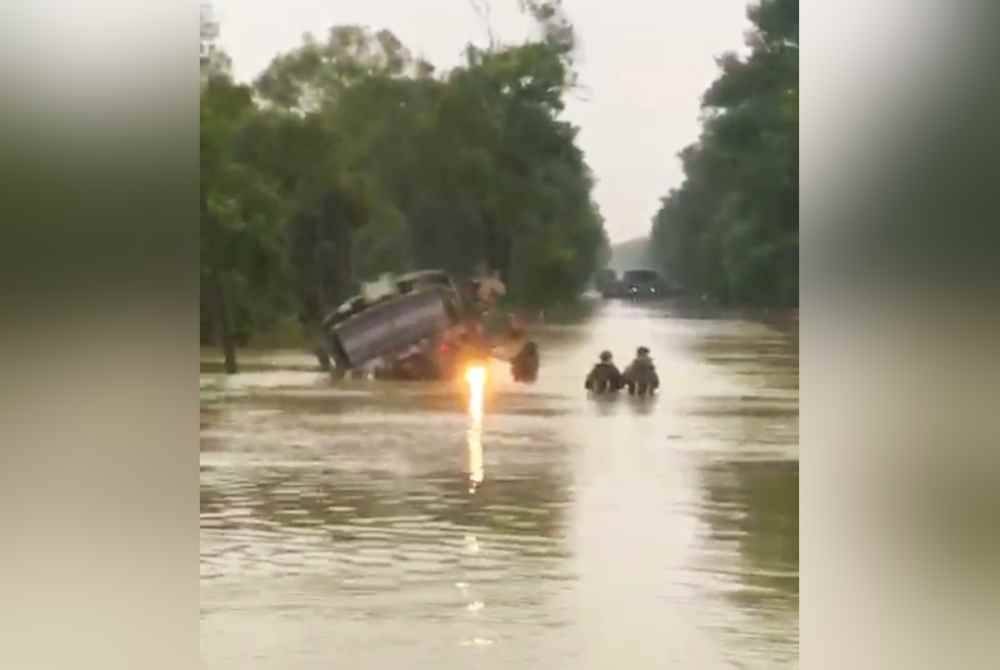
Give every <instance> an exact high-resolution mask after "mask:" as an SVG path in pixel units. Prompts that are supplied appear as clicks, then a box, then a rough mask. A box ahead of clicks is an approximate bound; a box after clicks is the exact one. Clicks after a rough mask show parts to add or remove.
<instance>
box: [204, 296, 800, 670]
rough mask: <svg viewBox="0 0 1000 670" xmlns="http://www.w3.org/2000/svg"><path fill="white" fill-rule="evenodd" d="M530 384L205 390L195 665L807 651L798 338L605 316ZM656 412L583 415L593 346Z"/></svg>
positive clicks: (268, 382)
mask: <svg viewBox="0 0 1000 670" xmlns="http://www.w3.org/2000/svg"><path fill="white" fill-rule="evenodd" d="M533 336H535V337H536V339H537V341H538V342H539V345H540V349H541V356H542V367H541V372H540V375H539V379H538V381H537V382H536V383H535V384H533V385H530V386H526V385H520V384H514V383H513V382H512V381H511V379H510V374H509V371H508V370H507V368H506V367H505V366H504V365H502V364H497V365H495V366H494V367H493V368H491V369H490V370H489V381H488V384H487V388H486V393H485V400H484V407H483V413H482V418H481V422H479V423H477V422H476V421H475V417H474V416H471V415H470V408H469V405H468V401H469V398H468V392H467V389H466V388H465V386H464V384H461V383H459V384H443V383H442V384H412V383H411V384H399V383H390V382H368V381H345V382H336V383H335V382H332V381H331V380H330V379H329V377H327V376H325V375H323V374H322V373H319V372H314V371H312V361H311V360H310V358H309V356H308V355H307V354H305V353H302V352H297V351H273V352H256V353H253V354H246V355H244V364H245V366H244V367H245V370H247V371H246V372H244V373H242V374H240V375H238V376H236V377H231V378H226V377H225V376H223V375H220V374H218V372H217V371H216V370H215V368H214V367H213V366H212V365H211V363H210V362H207V361H206V362H205V364H204V365H203V373H202V375H201V398H202V403H201V404H202V410H201V414H202V417H201V422H202V423H201V426H202V428H201V561H200V567H201V649H202V657H203V660H204V666H205V667H207V668H241V669H242V668H262V669H269V668H275V669H277V668H280V669H282V670H298V669H313V668H324V669H329V668H406V669H409V668H444V669H450V668H470V667H476V668H504V669H507V668H546V669H547V670H549V669H553V668H615V669H618V668H629V669H636V668H664V667H676V668H730V667H731V668H777V667H797V654H798V347H797V335H796V331H795V330H794V324H793V326H792V327H789V326H788V325H783V326H780V327H778V326H769V325H766V324H764V323H760V322H754V321H749V320H744V319H739V318H732V317H730V318H724V317H721V316H716V317H706V316H704V315H702V316H698V317H695V316H694V315H692V314H691V313H690V312H686V311H685V310H683V309H681V308H679V307H672V306H670V305H664V304H661V305H632V304H625V303H619V302H610V303H605V304H602V305H601V306H600V307H598V309H597V310H596V311H595V312H594V313H593V314H592V315H591V317H590V318H588V319H587V320H585V321H583V322H579V323H576V324H573V325H561V326H555V325H553V326H544V327H539V328H537V329H536V330H535V331H534V333H533ZM641 344H644V345H646V346H648V347H650V349H651V350H652V355H653V358H654V361H655V362H656V364H657V368H658V371H659V373H660V377H661V380H662V385H663V386H662V389H661V391H660V393H659V395H658V396H657V397H655V398H654V399H638V398H630V397H628V396H620V397H615V398H601V399H595V398H590V397H588V396H587V394H586V392H585V391H584V390H583V378H584V376H585V375H586V373H587V371H588V370H589V368H590V366H591V365H592V364H593V363H594V362H595V360H596V357H597V354H598V353H599V352H600V350H602V349H605V348H607V349H611V350H612V351H613V352H614V354H615V360H616V362H618V363H619V365H622V366H623V365H624V364H626V363H627V362H628V360H629V359H630V357H631V355H632V353H634V350H635V348H636V347H637V346H639V345H641Z"/></svg>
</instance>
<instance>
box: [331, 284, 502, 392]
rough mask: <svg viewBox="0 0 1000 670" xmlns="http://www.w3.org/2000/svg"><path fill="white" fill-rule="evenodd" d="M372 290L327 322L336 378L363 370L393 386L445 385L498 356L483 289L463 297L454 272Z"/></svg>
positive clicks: (471, 289) (468, 290) (473, 288)
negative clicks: (485, 319) (472, 364)
mask: <svg viewBox="0 0 1000 670" xmlns="http://www.w3.org/2000/svg"><path fill="white" fill-rule="evenodd" d="M372 286H373V285H369V286H368V287H367V290H366V291H363V293H362V295H359V296H356V297H354V298H351V299H350V300H348V301H346V302H345V303H343V304H342V305H341V306H340V307H338V308H337V309H336V310H335V311H334V312H332V313H331V314H330V315H329V316H327V317H326V319H324V321H323V324H322V330H323V335H324V343H325V346H326V348H327V351H328V353H329V354H330V357H331V358H332V359H333V360H334V361H335V363H336V372H335V374H336V375H338V376H343V375H344V374H347V373H350V372H352V371H358V370H363V371H366V372H371V373H372V374H374V375H375V376H377V377H384V378H393V379H412V380H421V379H445V378H449V377H451V376H453V375H454V374H455V373H456V372H457V371H458V370H459V369H460V368H461V367H462V366H463V364H465V363H468V362H469V361H471V360H475V359H478V360H485V359H486V358H488V357H489V356H490V355H491V346H490V343H489V342H488V341H487V339H486V337H485V335H484V334H483V330H482V324H481V318H480V317H481V315H482V313H483V310H484V308H485V305H484V304H483V303H482V301H481V300H480V299H479V298H478V291H477V288H478V286H477V283H476V282H470V283H469V284H468V285H467V286H465V287H464V288H465V290H462V289H460V288H459V286H458V285H457V284H456V283H455V281H454V280H453V279H452V278H451V276H450V275H449V274H448V273H446V272H443V271H440V270H424V271H421V272H414V273H410V274H406V275H402V276H399V277H395V278H390V277H385V278H383V279H382V280H381V282H380V286H377V287H375V289H372Z"/></svg>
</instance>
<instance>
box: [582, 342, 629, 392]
mask: <svg viewBox="0 0 1000 670" xmlns="http://www.w3.org/2000/svg"><path fill="white" fill-rule="evenodd" d="M583 386H584V388H586V389H587V390H588V391H593V392H594V393H613V392H615V391H617V390H618V389H620V388H621V387H622V375H621V373H620V372H619V371H618V368H617V367H616V366H615V364H614V363H612V362H611V352H610V351H602V352H601V360H600V362H599V363H597V364H596V365H595V366H594V368H593V369H592V370H591V371H590V374H588V375H587V380H586V381H585V382H584V384H583Z"/></svg>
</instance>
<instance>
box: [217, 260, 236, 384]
mask: <svg viewBox="0 0 1000 670" xmlns="http://www.w3.org/2000/svg"><path fill="white" fill-rule="evenodd" d="M212 283H213V284H214V286H213V287H212V289H213V292H214V293H215V300H213V304H214V310H213V312H214V316H215V328H214V330H215V333H216V335H217V338H218V343H219V346H220V347H221V348H222V355H223V358H224V359H225V363H224V366H225V371H226V374H227V375H234V374H236V373H237V372H238V371H239V366H238V365H237V363H236V338H235V336H234V335H233V332H232V327H231V324H230V319H229V304H228V302H227V301H226V290H225V286H224V283H223V278H222V277H221V276H220V275H219V274H218V273H216V274H213V275H212Z"/></svg>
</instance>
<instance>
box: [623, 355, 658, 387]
mask: <svg viewBox="0 0 1000 670" xmlns="http://www.w3.org/2000/svg"><path fill="white" fill-rule="evenodd" d="M622 379H623V381H624V383H625V386H627V387H628V392H629V395H635V394H636V393H638V394H639V395H646V394H647V393H648V394H649V395H652V394H653V392H654V391H655V390H656V389H657V388H659V386H660V377H659V375H657V374H656V366H655V365H653V359H652V358H650V356H649V349H648V348H646V347H639V349H638V350H637V351H636V356H635V360H634V361H632V363H631V364H629V366H628V367H627V368H625V372H624V373H623V374H622Z"/></svg>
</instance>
